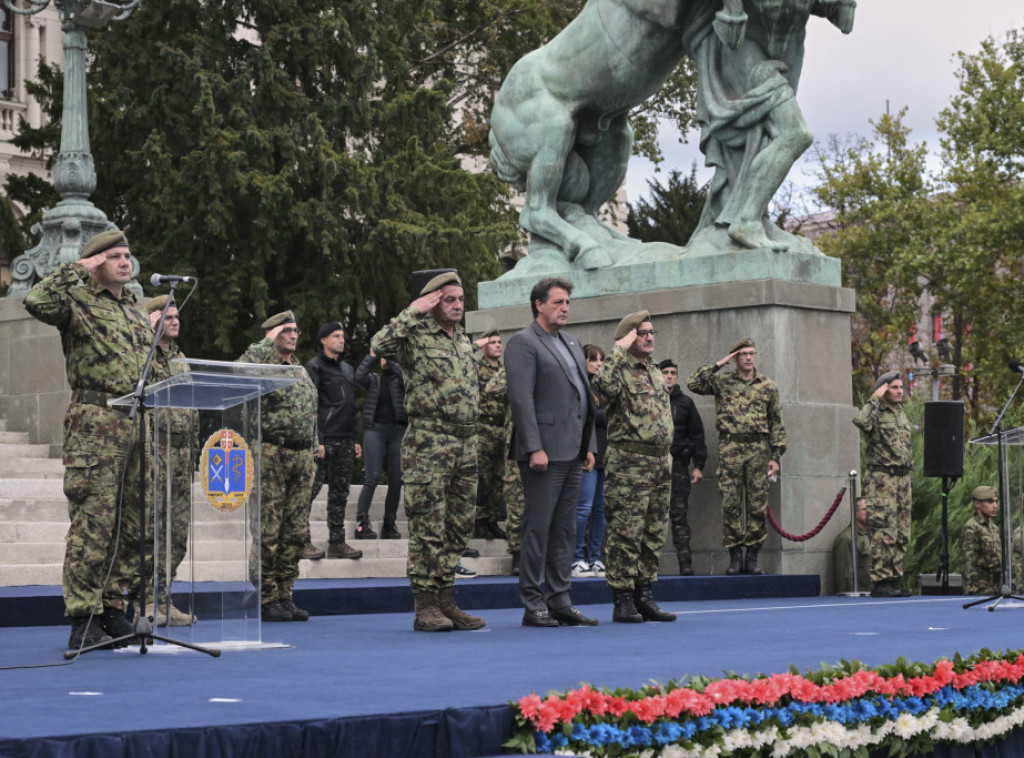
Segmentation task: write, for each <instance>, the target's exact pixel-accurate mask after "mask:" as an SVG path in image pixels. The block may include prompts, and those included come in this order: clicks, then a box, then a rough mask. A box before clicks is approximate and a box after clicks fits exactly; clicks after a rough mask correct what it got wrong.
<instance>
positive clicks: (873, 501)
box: [853, 397, 914, 583]
mask: <svg viewBox="0 0 1024 758" xmlns="http://www.w3.org/2000/svg"><path fill="white" fill-rule="evenodd" d="M853 423H854V424H855V425H856V426H857V428H858V429H860V430H861V435H862V436H863V437H864V440H865V445H866V449H865V455H864V458H865V463H866V465H867V473H866V474H864V497H865V498H867V507H868V526H869V527H870V528H871V581H872V582H875V583H878V582H895V583H899V581H900V579H901V578H902V577H903V557H904V556H905V555H906V553H907V545H909V544H910V509H911V491H910V490H911V476H910V475H911V471H912V470H913V465H914V459H913V454H912V451H911V448H910V421H909V420H908V419H907V415H906V414H905V413H904V412H903V409H902V408H898V407H897V408H895V409H893V408H890V407H889V406H887V405H886V404H885V403H884V402H883V401H882V398H880V397H872V398H871V399H870V400H868V402H867V403H865V404H864V407H863V408H861V409H860V413H858V414H857V417H856V418H855V419H854V420H853Z"/></svg>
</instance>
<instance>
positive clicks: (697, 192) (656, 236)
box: [626, 163, 707, 245]
mask: <svg viewBox="0 0 1024 758" xmlns="http://www.w3.org/2000/svg"><path fill="white" fill-rule="evenodd" d="M647 189H648V194H649V198H644V197H641V198H640V199H639V200H638V201H637V202H636V204H632V203H631V204H630V205H629V212H628V213H627V215H626V224H627V225H628V226H629V236H630V237H634V238H636V239H638V240H640V241H641V242H669V243H671V244H673V245H685V244H686V243H687V241H688V240H689V239H690V235H691V234H693V230H694V229H696V228H697V222H699V221H700V214H701V210H702V209H703V208H704V198H705V195H706V193H707V185H704V186H700V185H698V184H697V164H696V163H694V164H693V165H692V166H691V167H690V173H689V175H688V176H684V175H683V174H682V172H680V171H677V170H673V171H670V172H669V174H668V181H667V182H666V183H665V184H664V185H662V184H661V183H659V182H658V181H657V180H656V179H648V180H647Z"/></svg>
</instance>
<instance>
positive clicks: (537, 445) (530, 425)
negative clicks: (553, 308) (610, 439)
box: [505, 321, 597, 461]
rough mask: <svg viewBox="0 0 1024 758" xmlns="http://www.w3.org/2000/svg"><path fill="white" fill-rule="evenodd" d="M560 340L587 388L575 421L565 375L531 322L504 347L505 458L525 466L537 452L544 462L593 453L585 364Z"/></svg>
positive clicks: (574, 396)
mask: <svg viewBox="0 0 1024 758" xmlns="http://www.w3.org/2000/svg"><path fill="white" fill-rule="evenodd" d="M561 336H562V339H563V341H564V342H565V344H566V346H567V347H568V348H569V352H570V354H571V355H572V357H573V359H574V360H575V361H576V366H577V368H578V370H579V372H580V377H581V379H582V381H583V385H584V387H586V388H587V390H588V391H587V392H586V395H587V397H586V400H587V405H586V407H587V415H586V418H581V416H580V400H579V394H578V393H577V389H576V384H575V382H574V381H573V379H572V378H571V377H570V375H569V370H568V368H567V367H566V365H565V364H564V363H563V362H562V359H561V358H560V357H559V356H558V355H557V353H556V352H555V350H556V348H555V346H554V345H552V344H551V340H550V337H548V336H547V335H546V334H545V332H544V330H543V329H541V327H540V325H539V324H538V323H537V322H536V321H533V322H532V323H530V325H529V326H527V327H526V328H525V329H522V330H521V331H519V332H517V333H516V334H514V335H513V336H512V338H511V339H510V340H509V341H508V344H507V345H506V346H505V375H506V377H507V379H508V401H509V405H510V406H511V409H512V443H511V449H510V452H509V457H511V458H514V459H516V460H518V461H526V460H529V458H530V453H532V452H534V451H535V450H541V449H543V450H544V452H545V453H547V456H548V460H550V461H571V460H583V459H585V458H586V456H587V451H590V452H596V451H597V441H596V439H595V437H594V416H595V414H596V406H595V404H594V396H593V393H591V392H590V391H589V385H588V383H587V361H586V358H585V357H584V355H583V348H582V347H580V343H579V340H577V339H576V338H575V337H573V336H572V335H571V334H568V333H566V332H562V333H561Z"/></svg>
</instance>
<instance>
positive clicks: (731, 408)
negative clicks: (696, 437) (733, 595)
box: [686, 337, 786, 575]
mask: <svg viewBox="0 0 1024 758" xmlns="http://www.w3.org/2000/svg"><path fill="white" fill-rule="evenodd" d="M756 359H757V347H756V346H755V345H754V340H752V339H751V338H750V337H745V338H743V339H741V340H740V341H739V342H737V343H736V344H735V345H733V346H732V349H731V350H730V351H729V354H728V355H726V356H725V357H724V358H720V359H719V360H718V361H717V362H715V363H710V364H708V365H706V366H701V367H700V368H698V369H697V370H696V371H695V372H693V374H692V375H691V376H690V379H689V381H688V382H687V383H686V386H687V387H689V389H690V391H691V392H695V393H697V394H698V395H714V396H715V425H716V427H717V428H718V491H719V492H720V493H721V496H722V546H723V547H725V548H727V549H728V550H729V568H727V569H726V570H725V573H726V574H730V575H734V574H739V573H740V572H741V571H742V572H743V573H744V574H761V573H763V572H762V571H761V569H760V567H759V566H758V552H759V551H760V549H761V545H763V544H764V541H765V538H766V537H767V531H766V529H765V520H766V510H767V508H768V488H769V486H770V481H771V480H772V479H774V478H775V477H777V476H778V474H779V461H780V459H781V458H782V455H783V454H784V453H785V452H786V429H785V427H784V426H783V424H782V403H781V402H780V400H779V389H778V387H776V386H775V382H773V381H772V380H771V379H769V378H768V377H767V376H765V375H764V374H762V373H759V372H758V370H757V368H756V365H755V364H756ZM732 360H735V362H736V370H735V371H732V372H729V373H727V374H720V373H719V372H720V371H721V370H722V369H723V368H724V367H725V366H726V364H728V363H729V361H732ZM744 506H746V507H745V508H744ZM744 511H745V512H746V513H745V515H746V518H745V519H744ZM744 549H745V550H746V555H744Z"/></svg>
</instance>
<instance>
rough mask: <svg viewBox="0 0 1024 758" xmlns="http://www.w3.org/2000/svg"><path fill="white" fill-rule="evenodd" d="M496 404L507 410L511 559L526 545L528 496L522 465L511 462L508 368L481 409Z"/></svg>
mask: <svg viewBox="0 0 1024 758" xmlns="http://www.w3.org/2000/svg"><path fill="white" fill-rule="evenodd" d="M492 403H496V404H499V405H500V406H501V407H502V408H504V411H503V413H504V416H503V419H504V421H503V426H502V447H501V451H502V458H503V459H504V460H503V465H504V469H503V475H502V478H501V479H502V497H503V498H504V501H505V516H506V521H505V534H506V536H507V538H508V552H509V555H512V554H513V553H518V552H519V548H520V547H521V545H522V543H521V541H520V538H521V536H522V530H523V509H524V507H525V501H526V496H525V494H524V493H523V476H522V474H521V473H520V472H519V464H518V463H516V461H514V460H512V459H510V458H509V444H510V442H511V439H512V409H511V408H510V407H509V404H508V380H507V379H506V377H505V368H504V367H500V368H499V369H498V371H496V372H495V374H494V376H492V377H491V379H490V380H489V381H488V382H487V386H485V387H483V388H482V389H481V390H480V406H481V408H482V407H484V406H485V405H488V404H492Z"/></svg>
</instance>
